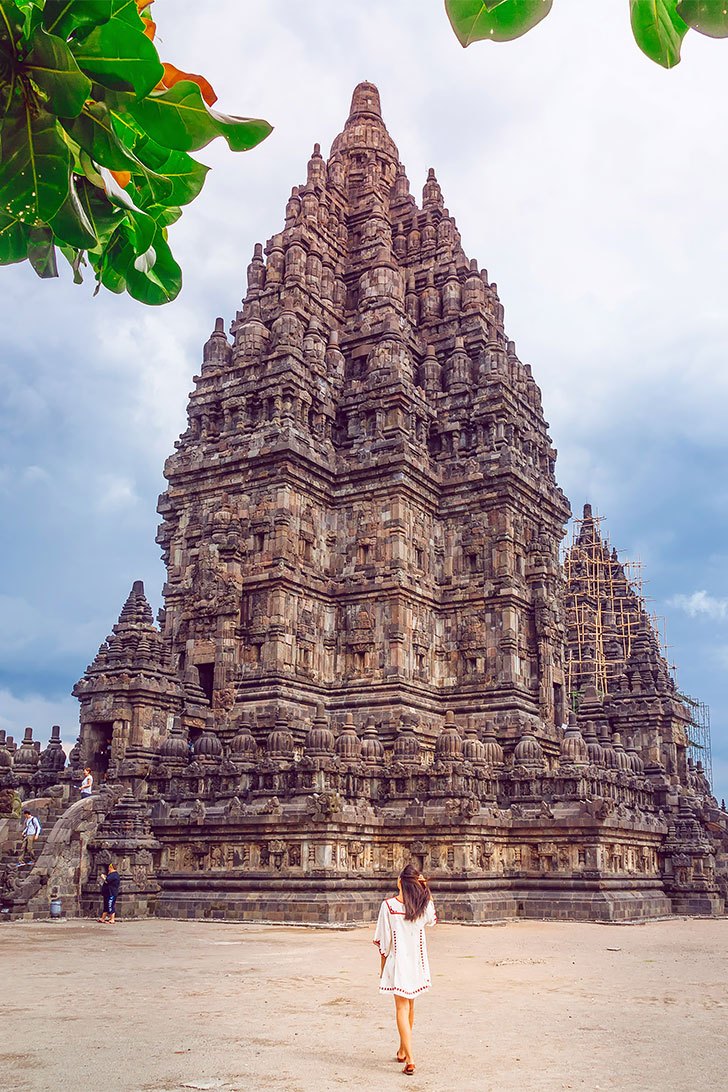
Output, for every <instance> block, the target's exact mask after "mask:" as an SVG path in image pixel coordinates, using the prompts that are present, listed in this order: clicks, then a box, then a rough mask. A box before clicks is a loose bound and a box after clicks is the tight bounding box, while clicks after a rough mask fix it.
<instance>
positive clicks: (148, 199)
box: [132, 140, 210, 211]
mask: <svg viewBox="0 0 728 1092" xmlns="http://www.w3.org/2000/svg"><path fill="white" fill-rule="evenodd" d="M151 145H153V147H151ZM157 151H159V152H160V153H161V154H160V155H157ZM138 156H139V158H140V159H141V158H142V157H143V158H144V159H146V160H150V159H151V160H153V161H154V171H155V174H151V173H149V172H148V173H147V174H142V175H138V174H137V173H136V172H135V171H134V170H132V182H133V184H134V186H135V187H136V191H137V194H138V200H137V202H136V203H137V204H140V203H141V204H142V205H143V207H144V208H145V209H146V208H147V206H148V205H156V204H160V203H162V204H169V205H188V204H189V203H190V201H194V199H195V198H196V197H197V195H198V194H199V193H200V190H201V189H202V187H203V186H204V184H205V178H206V177H207V172H208V171H209V169H210V168H209V167H206V166H205V165H204V164H203V163H198V162H197V160H196V159H193V158H192V156H190V155H187V153H186V152H176V151H174V150H169V149H167V148H161V147H160V145H159V144H155V143H154V142H153V141H151V140H150V141H149V142H148V143H147V144H146V145H145V147H143V148H140V149H138ZM147 165H148V166H151V164H149V163H148V164H147ZM155 176H156V177H159V176H162V177H163V178H164V180H165V181H166V182H168V183H169V184H170V191H169V192H168V193H167V194H166V195H165V196H164V199H163V201H161V200H160V198H159V196H157V192H158V191H157V189H156V188H155V186H154V178H155ZM147 211H148V210H147Z"/></svg>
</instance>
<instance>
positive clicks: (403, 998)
mask: <svg viewBox="0 0 728 1092" xmlns="http://www.w3.org/2000/svg"><path fill="white" fill-rule="evenodd" d="M436 922H437V914H436V913H435V904H434V903H433V901H432V896H431V895H430V889H429V887H428V886H427V880H426V879H425V878H424V876H421V875H420V873H419V871H418V870H417V869H416V868H415V867H414V866H413V865H411V864H408V865H405V867H404V868H403V869H402V871H401V872H400V874H399V879H398V880H397V894H396V895H394V896H393V897H392V898H389V899H385V900H384V902H383V903H382V905H381V907H380V909H379V918H378V919H377V928H376V932H375V934H374V943H375V944H376V946H377V948H378V949H379V954H380V956H381V965H380V969H379V992H380V993H382V994H384V995H385V996H386V995H387V994H389V996H390V997H392V996H393V997H394V1004H395V1016H396V1020H397V1031H398V1032H399V1050H398V1051H397V1061H398V1062H400V1063H402V1062H404V1069H403V1070H402V1072H403V1073H406V1074H407V1076H408V1077H411V1076H412V1074H413V1073H414V1071H415V1063H414V1059H413V1057H412V1025H413V1024H414V1020H415V998H417V997H419V996H420V995H421V994H423V993H425V992H426V991H427V990H429V989H430V986H431V985H432V981H431V978H430V964H429V962H428V959H427V943H426V941H425V926H426V925H434V924H435V923H436Z"/></svg>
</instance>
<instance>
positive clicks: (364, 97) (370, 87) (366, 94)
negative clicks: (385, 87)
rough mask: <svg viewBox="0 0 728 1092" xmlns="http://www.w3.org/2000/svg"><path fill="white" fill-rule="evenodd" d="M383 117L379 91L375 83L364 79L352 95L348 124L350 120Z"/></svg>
mask: <svg viewBox="0 0 728 1092" xmlns="http://www.w3.org/2000/svg"><path fill="white" fill-rule="evenodd" d="M363 117H367V118H379V119H380V121H381V118H382V104H381V102H380V101H379V91H378V89H377V88H376V87H375V86H374V84H373V83H368V82H367V81H366V80H364V81H363V82H362V83H358V84H357V85H356V87H355V88H354V94H353V95H352V96H351V108H350V110H349V117H348V119H347V125H348V124H349V122H352V121H357V120H358V119H359V118H363Z"/></svg>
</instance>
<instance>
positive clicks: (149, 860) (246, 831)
mask: <svg viewBox="0 0 728 1092" xmlns="http://www.w3.org/2000/svg"><path fill="white" fill-rule="evenodd" d="M230 334H231V340H230V339H229V338H228V336H227V334H226V332H225V324H224V322H223V320H222V319H218V320H217V322H216V324H215V329H214V331H213V332H212V334H211V336H210V338H209V340H208V341H207V342H206V344H205V346H204V350H203V355H202V364H201V368H200V374H199V375H197V376H195V378H194V385H195V389H194V391H193V393H192V395H191V398H190V403H189V408H188V426H187V429H186V431H185V432H184V433H183V434H182V436H181V437H180V439H179V441H178V442H177V443H176V445H175V449H176V450H175V452H174V454H173V455H172V456H171V457H170V458H169V459H168V460H167V463H166V466H165V476H166V479H167V481H168V483H169V484H168V488H167V490H166V492H165V493H164V494H163V495H162V497H161V498H160V501H159V512H160V514H161V516H162V524H161V527H160V530H159V535H158V539H157V541H158V542H159V544H160V546H161V548H162V551H163V555H164V560H165V564H166V566H167V582H166V584H165V586H164V608H163V609H162V610H161V611H160V615H159V628H158V627H157V625H155V622H154V619H153V616H152V611H151V609H150V607H149V604H148V602H147V600H146V598H145V595H144V589H143V587H142V585H141V583H136V584H134V586H133V588H132V591H131V594H130V595H129V598H128V600H127V602H126V603H125V605H124V607H123V609H122V611H121V615H120V617H119V621H118V623H117V624H116V625H115V626H114V628H113V632H112V633H111V635H110V636H109V637H108V638H107V640H106V641H105V642H104V643H103V644H102V645H101V648H100V649H99V651H98V654H97V656H96V658H95V659H94V661H93V663H92V664H91V665H90V666H89V667H88V669H87V670H86V673H85V674H84V677H83V678H82V679H81V680H80V682H79V683H78V684H77V685H76V687H75V690H74V693H75V695H76V697H77V698H78V699H79V702H80V706H81V731H80V736H79V741H78V743H77V745H76V747H75V748H74V751H73V752H72V754H71V758H70V768H68V769H65V770H64V769H63V766H64V763H63V752H62V750H60V738H59V736H58V733H55V734H54V737H53V739H52V740H51V743H50V744H49V746H48V748H46V749H45V750H44V751H41V752H40V753H39V749H38V745H37V744H36V743H35V742H34V741H33V739H32V734H30V735H29V737H28V738H27V739H26V740H24V741H23V743H22V745H21V746H19V747H18V748H17V749H13V747H12V746H8V742H7V741H6V740H4V739H3V740H2V741H0V788H3V787H4V788H6V789H9V788H18V789H19V790H20V792H21V794H22V795H24V796H25V797H26V798H27V797H31V796H34V797H35V798H36V799H39V800H40V804H39V807H41V809H43V808H45V812H44V814H47V815H48V817H49V822H48V824H47V826H49V827H50V833H49V835H48V839H47V842H46V843H45V846H44V849H43V852H42V853H41V856H40V859H39V862H38V865H37V866H36V868H35V869H34V870H33V872H34V873H35V879H34V878H33V874H31V876H30V877H29V878H28V879H27V880H24V881H22V882H21V883H20V884H19V885H18V883H17V882H15V886H14V888H13V891H12V892H11V893H8V891H7V889H6V891H5V896H4V897H5V902H6V907H7V908H8V909H9V910H10V912H11V913H14V914H19V913H33V912H40V909H41V908H42V907H43V906H45V905H47V895H48V893H49V892H50V891H51V889H52V888H53V887H54V885H55V890H56V891H57V892H61V893H62V892H65V893H66V905H67V910H68V912H74V907H75V911H80V910H83V909H90V908H91V906H92V905H95V900H96V898H97V890H98V888H97V882H96V881H97V877H98V874H99V870H100V868H101V866H102V865H103V864H104V863H106V862H107V861H109V860H110V859H111V858H114V859H115V861H116V863H117V866H118V867H119V869H120V871H121V873H122V878H123V889H122V890H123V896H122V902H121V910H122V913H127V914H129V913H156V914H158V915H167V916H183V917H221V918H232V919H240V920H259V921H280V922H309V923H312V922H318V923H345V922H361V921H362V920H364V921H366V920H370V919H372V918H373V916H374V915H375V913H376V909H377V906H378V903H379V900H380V899H381V898H382V896H383V894H385V893H386V892H388V891H391V889H392V884H393V877H395V876H396V873H397V871H398V870H399V869H401V868H402V866H403V865H404V864H405V863H406V862H407V861H408V860H410V859H413V860H414V861H415V862H416V864H417V866H418V867H420V868H421V869H422V870H423V871H424V872H425V873H426V874H427V875H428V877H430V878H431V882H432V885H433V889H434V891H435V893H436V899H437V901H438V904H439V909H440V911H441V913H442V915H443V916H444V917H445V918H447V919H450V920H455V921H469V922H479V921H486V920H491V919H494V918H510V917H517V916H525V917H556V918H580V919H606V920H622V921H627V920H643V919H645V918H650V917H655V916H662V915H665V914H670V913H679V914H717V913H722V912H723V896H724V895H725V889H724V879H723V872H722V866H723V862H724V859H725V853H724V850H725V845H726V815H725V812H724V811H721V809H720V808H719V807H718V805H717V804H716V801H715V800H714V799H713V797H712V795H711V791H710V786H709V784H708V782H707V779H706V777H705V776H704V774H703V772H702V770H700V769H698V768H696V767H695V766H694V765H692V763H688V761H687V757H686V755H687V746H688V726H689V719H690V718H689V712H688V711H687V710H686V708H685V706H684V705H683V704H681V701H680V700H679V698H678V696H677V694H676V692H675V687H674V684H673V683H672V680H671V678H670V675H669V672H668V670H667V666H666V664H665V662H664V660H663V659H662V657H661V655H660V652H659V649H658V647H657V645H656V642H655V637H654V634H653V632H652V629H651V627H650V624H649V621H648V619H647V617H646V616H645V614H644V610H643V607H642V605H641V603H640V601H639V600H638V599H637V598H635V597H634V595H633V594H632V592H631V589H630V585H629V582H628V581H627V579H626V577H624V573H623V571H622V577H621V578H620V577H619V572H620V571H621V569H620V564H619V561H618V559H617V558H616V557H615V558H614V559H613V564H614V566H615V570H614V575H615V579H614V580H612V581H611V583H610V585H609V587H608V588H607V589H606V590H605V593H604V597H605V598H604V601H603V602H602V601H601V599H600V600H599V602H597V601H596V600H595V598H594V596H593V594H592V593H591V592H590V591H589V590H588V589H586V588H585V586H583V582H582V583H580V579H581V577H580V561H579V555H578V553H577V554H575V555H573V556H572V558H571V561H572V564H571V565H570V566H569V572H570V579H569V584H568V586H566V583H565V580H564V569H563V567H562V566H561V565H560V563H559V545H560V543H561V540H562V538H563V535H564V528H565V524H566V522H567V520H568V518H569V515H570V510H569V505H568V502H567V500H566V498H565V497H564V495H563V493H562V492H561V490H560V489H559V487H558V485H557V483H556V479H555V476H554V465H555V458H556V452H555V450H554V448H553V446H552V444H551V440H550V438H549V436H548V433H547V424H546V421H545V420H544V415H543V410H542V406H541V393H540V391H539V388H538V386H537V385H536V382H535V380H534V378H533V376H532V374H531V369H530V367H529V366H528V365H526V364H522V363H521V362H520V360H519V359H518V357H517V355H516V350H515V346H514V344H513V342H512V341H509V340H508V338H507V337H506V333H505V330H504V323H503V308H502V305H501V302H500V299H499V296H498V290H497V286H496V284H495V283H493V282H492V281H491V280H490V279H489V277H488V274H487V272H486V271H485V270H484V269H480V268H479V267H478V263H477V261H476V260H475V259H472V260H471V259H468V258H467V257H466V254H465V252H464V250H463V248H462V245H461V239H460V234H459V232H458V229H457V226H456V223H455V220H454V218H453V216H452V215H451V214H450V212H449V211H448V209H447V208H446V207H445V201H444V198H443V195H442V192H441V190H440V186H439V184H438V181H437V179H436V177H435V174H434V171H432V170H431V171H430V172H429V175H428V177H427V180H426V182H425V185H424V190H423V196H422V203H421V206H420V205H418V204H417V202H416V200H415V198H414V197H413V196H412V194H411V192H410V185H409V182H408V179H407V175H406V174H405V170H404V167H403V166H402V164H401V162H400V160H399V155H398V152H397V148H396V147H395V145H394V143H393V141H392V139H391V137H390V136H389V133H388V132H387V129H386V128H385V125H384V122H383V121H382V116H381V111H380V105H379V95H378V92H377V89H376V88H375V87H374V86H373V85H371V84H368V83H363V84H360V85H359V86H358V87H357V88H356V89H355V91H354V96H353V99H352V104H351V112H350V114H349V117H348V120H347V121H346V125H345V126H344V130H343V132H342V133H341V134H340V135H339V136H338V137H337V138H336V139H335V141H334V143H333V146H332V148H331V153H330V155H329V157H328V159H324V158H323V157H322V155H321V152H320V149H319V146H318V145H316V146H315V148H314V151H313V155H312V157H311V159H310V160H309V163H308V171H307V177H306V181H305V183H304V184H303V185H302V186H298V187H294V189H293V191H292V193H291V196H290V199H289V201H288V204H287V206H286V216H285V225H284V227H283V230H282V231H281V232H279V233H278V234H276V235H274V236H273V237H272V238H271V239H270V240H269V241H268V243H267V245H266V246H265V248H263V247H262V246H260V245H257V246H256V247H255V251H254V254H253V258H252V261H251V263H250V265H249V266H248V290H247V295H246V297H245V300H244V302H243V306H242V310H241V311H239V312H238V313H237V315H236V317H235V320H234V321H233V323H232V325H231V327H230ZM575 397H578V395H576V394H575ZM580 534H581V535H582V536H583V543H582V545H583V544H584V543H586V542H587V541H588V542H591V543H592V544H593V543H594V541H595V540H594V536H595V535H596V534H598V530H597V529H595V527H594V525H593V522H590V513H589V512H588V511H587V512H585V518H584V520H583V522H582V527H581V532H580ZM589 536H591V539H590V538H589ZM576 548H577V547H574V549H576ZM610 563H611V561H610ZM615 589H617V590H616V591H615ZM610 596H611V598H610ZM575 603H577V604H578V605H579V611H581V612H583V611H593V612H598V613H599V617H600V619H603V620H605V622H604V626H605V627H606V628H605V630H604V635H603V638H604V641H606V643H607V645H608V647H609V663H610V664H611V665H612V667H611V668H610V671H609V674H608V678H607V676H606V675H605V674H604V673H603V672H601V671H600V670H599V664H598V663H597V656H596V652H595V653H594V655H592V656H591V658H590V656H589V655H586V656H585V655H582V654H581V652H583V649H581V651H580V655H579V656H578V657H575V655H574V648H575V637H574V633H573V632H572V626H571V622H570V619H571V618H572V617H573V616H574V612H573V608H574V604H575ZM625 609H626V610H630V611H632V612H633V613H634V626H633V627H631V628H630V641H629V647H626V646H625V645H624V643H620V639H619V636H618V633H617V630H616V627H615V632H614V633H613V634H610V633H609V618H610V617H614V616H615V615H616V613H617V612H619V611H621V612H622V614H623V613H624V610H625ZM579 617H581V614H579ZM600 624H601V622H600ZM577 661H578V662H577ZM615 665H616V666H615ZM567 666H568V668H569V674H568V683H569V689H568V690H567V673H566V669H567ZM574 710H576V711H574ZM85 764H89V765H90V766H91V767H92V769H93V771H94V774H95V776H96V781H97V784H100V785H101V786H102V791H101V793H100V794H99V795H98V796H95V797H93V798H92V800H91V801H77V802H76V803H73V804H70V805H68V804H67V801H68V799H69V796H72V795H73V793H72V788H71V787H72V785H75V784H76V783H77V779H78V777H79V771H80V769H81V768H82V767H83V765H85ZM64 823H65V826H63V824H64ZM54 824H55V825H54ZM59 824H60V825H59ZM59 832H60V833H59ZM61 834H62V835H63V837H62V838H61ZM54 839H55V840H54ZM54 846H55V848H54ZM44 900H45V901H44ZM74 900H75V901H74Z"/></svg>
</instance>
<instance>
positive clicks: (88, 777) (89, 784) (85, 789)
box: [81, 766, 94, 800]
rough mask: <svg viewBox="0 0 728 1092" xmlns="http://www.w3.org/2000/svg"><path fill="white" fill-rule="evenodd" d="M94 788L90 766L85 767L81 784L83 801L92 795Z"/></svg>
mask: <svg viewBox="0 0 728 1092" xmlns="http://www.w3.org/2000/svg"><path fill="white" fill-rule="evenodd" d="M93 787H94V779H93V774H92V773H91V767H90V766H84V768H83V781H82V782H81V799H82V800H84V799H85V798H86V797H87V796H90V795H91V792H92V790H93Z"/></svg>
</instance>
